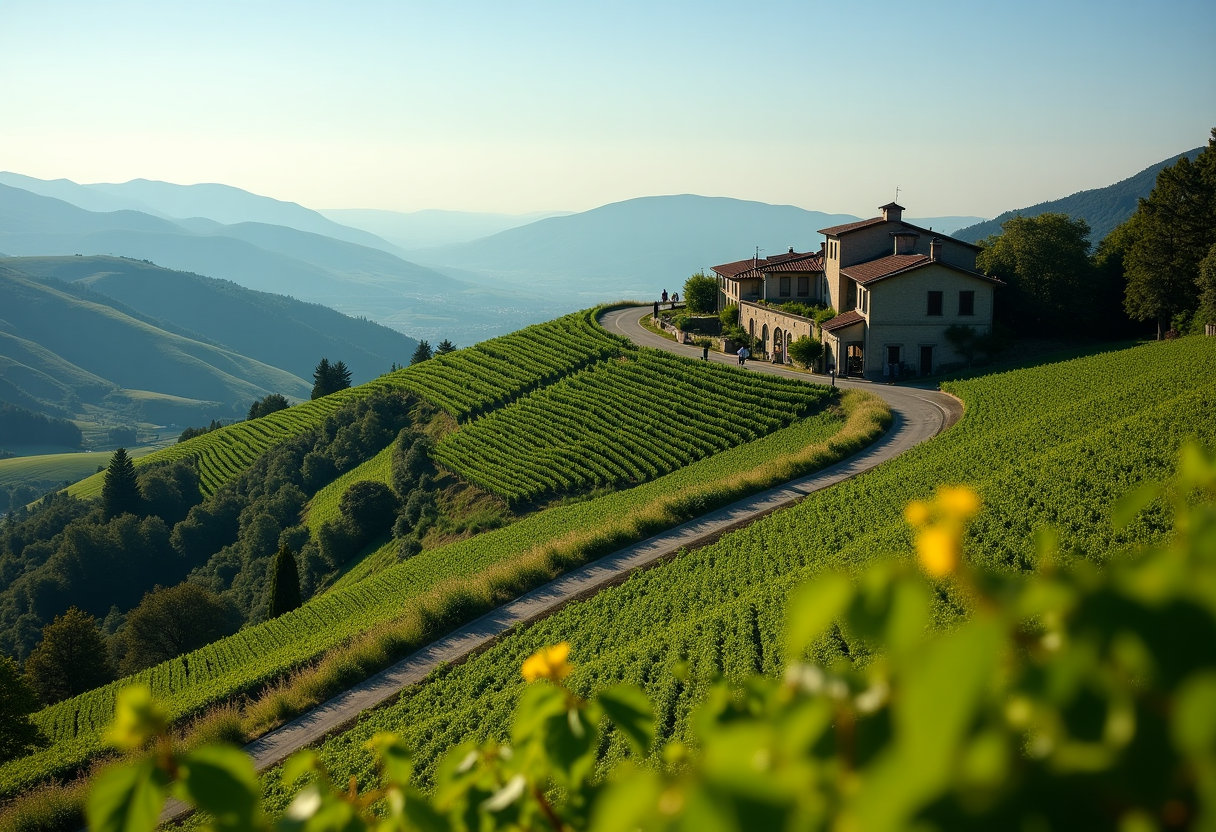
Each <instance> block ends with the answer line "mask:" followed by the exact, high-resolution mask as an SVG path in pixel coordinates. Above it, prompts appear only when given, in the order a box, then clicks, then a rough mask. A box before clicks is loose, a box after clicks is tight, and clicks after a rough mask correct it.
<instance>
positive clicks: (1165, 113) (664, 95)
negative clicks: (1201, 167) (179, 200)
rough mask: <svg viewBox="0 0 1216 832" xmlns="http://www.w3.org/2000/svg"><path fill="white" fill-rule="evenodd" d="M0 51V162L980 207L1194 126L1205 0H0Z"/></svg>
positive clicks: (452, 200)
mask: <svg viewBox="0 0 1216 832" xmlns="http://www.w3.org/2000/svg"><path fill="white" fill-rule="evenodd" d="M0 46H2V48H3V53H2V54H3V58H2V59H0V169H5V170H11V171H16V172H19V173H25V174H28V175H31V176H38V177H41V178H55V177H60V176H63V177H67V178H70V179H74V180H76V181H79V182H101V181H110V182H114V181H125V180H127V179H132V178H135V177H145V178H149V179H164V180H167V181H173V182H181V183H191V182H208V181H211V182H224V183H227V184H231V185H236V186H239V187H243V188H246V189H248V190H252V191H255V192H258V193H263V194H268V195H270V196H275V197H278V198H281V199H290V200H294V201H297V202H301V203H303V204H305V205H308V206H310V207H316V208H354V207H368V208H390V209H397V210H407V211H408V210H417V209H421V208H449V209H461V210H477V211H502V212H509V213H521V212H526V211H534V210H546V209H566V210H583V209H586V208H590V207H593V206H596V205H600V204H603V203H606V202H612V201H616V200H620V199H627V198H629V197H633V196H642V195H648V194H663V193H688V192H691V193H700V194H708V195H721V196H733V197H739V198H744V199H757V200H762V201H765V202H774V203H790V204H794V205H800V206H802V207H805V208H812V209H817V210H824V211H839V212H848V213H853V214H859V215H866V216H869V215H872V214H873V213H874V210H873V209H874V207H875V206H877V205H879V204H881V203H883V202H886V201H887V200H888V199H890V198H891V197H892V196H893V195H894V188H895V186H896V185H899V186H900V187H901V188H902V191H901V196H900V201H901V202H902V203H903V204H904V205H906V206H908V207H909V209H910V213H911V214H912V215H918V216H926V215H944V214H974V215H980V216H992V215H994V214H996V213H999V212H1000V211H1002V210H1005V209H1008V208H1013V207H1019V206H1022V205H1027V204H1031V203H1034V202H1039V201H1042V200H1044V199H1049V198H1054V197H1058V196H1063V195H1067V194H1069V193H1072V192H1073V191H1076V190H1080V189H1083V188H1089V187H1098V186H1102V185H1106V184H1109V183H1111V182H1113V181H1115V180H1117V179H1120V178H1123V177H1125V176H1129V175H1131V174H1132V173H1134V172H1136V171H1138V170H1140V169H1141V168H1144V167H1146V166H1148V165H1149V164H1152V163H1153V162H1156V161H1159V160H1160V159H1163V158H1165V157H1166V156H1169V155H1170V154H1173V153H1176V152H1180V151H1182V150H1185V149H1188V148H1191V147H1195V146H1197V145H1200V144H1202V143H1203V142H1204V141H1205V140H1206V138H1207V135H1208V131H1209V129H1210V128H1211V127H1213V126H1216V2H1212V0H1204V1H1203V2H1169V0H1164V1H1163V0H1157V1H1156V2H1134V3H1131V2H1109V1H1108V0H1103V1H1102V2H1068V0H1055V2H1026V0H1018V2H1003V3H995V2H973V3H962V2H919V3H911V2H907V0H900V2H893V3H886V2H874V1H873V0H872V1H871V2H865V3H844V2H836V3H831V4H828V3H819V2H797V3H795V2H789V3H761V2H749V3H713V2H697V3H676V2H669V3H664V2H653V1H652V2H641V3H630V2H620V0H614V1H613V2H609V3H597V4H592V3H585V2H571V0H566V2H557V3H539V2H538V3H514V2H502V1H501V0H500V2H486V3H476V2H442V3H441V2H433V3H427V4H414V3H371V2H352V1H351V0H345V1H344V2H341V3H304V2H290V3H269V2H267V3H253V2H238V3H222V2H208V3H185V2H173V3H170V2H165V0H157V2H148V3H123V2H107V3H96V2H53V0H52V1H50V2H48V1H47V0H38V2H26V0H0Z"/></svg>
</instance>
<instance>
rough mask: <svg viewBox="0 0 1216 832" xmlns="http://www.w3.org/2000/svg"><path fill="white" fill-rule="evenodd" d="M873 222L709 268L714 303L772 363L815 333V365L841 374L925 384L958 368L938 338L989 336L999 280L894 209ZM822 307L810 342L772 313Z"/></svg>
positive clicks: (964, 247)
mask: <svg viewBox="0 0 1216 832" xmlns="http://www.w3.org/2000/svg"><path fill="white" fill-rule="evenodd" d="M879 210H881V211H882V214H881V216H878V217H874V218H872V219H868V220H861V221H859V222H852V223H847V224H845V225H836V226H832V227H831V228H824V229H821V230H820V232H819V233H820V234H823V235H824V236H825V237H826V238H827V241H826V242H825V243H824V244H823V245H822V246H821V247H820V250H819V251H818V252H808V253H798V252H795V251H794V250H793V249H790V251H789V252H787V253H786V254H782V255H778V256H776V257H768V258H764V259H760V258H759V257H753V258H752V259H750V260H739V261H736V262H734V263H725V264H723V265H721V266H715V267H714V272H715V273H716V274H717V275H718V288H719V292H718V304H719V308H720V309H721V308H724V307H725V306H727V305H729V304H732V303H734V304H738V306H739V323H740V325H742V326H743V327H744V328H745V329H746V330H747V331H748V333H749V334H750V335H752V336H753V337H754V338H756V339H757V341H758V345H757V346H758V349H759V351H760V352H762V353H763V354H765V355H767V356H769V357H770V358H771V359H772V360H774V361H778V362H781V363H788V361H789V358H788V346H789V343H790V342H791V341H793V340H796V339H798V338H800V337H802V336H804V335H815V334H818V335H819V336H820V338H821V339H822V340H823V345H824V354H825V359H824V364H825V366H826V365H829V364H834V365H835V366H836V367H837V371H838V372H840V373H841V374H842V375H844V374H848V375H865V376H868V377H871V378H882V377H885V376H887V375H888V373H889V372H890V368H891V366H892V365H893V364H894V365H897V366H899V367H900V368H901V369H900V375H901V376H905V375H929V374H931V373H933V372H934V371H936V370H937V369H939V368H940V367H941V366H942V365H946V364H952V363H959V362H961V361H962V360H963V356H961V355H958V354H957V353H956V352H955V351H954V348H953V347H952V346H951V345H950V343H949V342H948V341H947V340H946V337H945V331H946V329H947V328H949V327H950V326H953V325H955V324H963V325H967V326H970V327H972V328H973V329H974V330H975V332H976V334H984V333H986V332H988V331H989V330H990V329H991V328H992V299H993V297H992V296H993V289H994V287H995V286H996V285H998V284H999V283H1000V281H998V280H995V279H994V278H991V277H988V276H986V275H983V274H981V273H979V272H978V271H976V268H975V257H976V254H977V253H978V252H979V247H978V246H975V245H972V244H971V243H965V242H963V241H962V240H956V239H954V238H953V237H948V236H946V235H944V234H937V233H935V232H933V231H931V230H928V229H924V228H920V227H918V226H915V225H912V224H911V223H907V222H904V221H903V219H902V215H903V211H904V209H903V206H900V205H896V204H895V203H894V202H891V203H888V204H886V205H884V206H882V208H881V209H879ZM790 302H799V303H803V304H808V305H821V306H828V307H831V308H833V309H835V310H837V312H838V313H839V314H837V315H836V316H835V317H834V318H831V319H829V320H827V321H824V322H823V323H822V324H821V325H820V327H819V331H818V333H816V328H815V322H814V321H813V320H812V319H811V318H808V317H804V316H801V315H795V314H791V313H789V312H787V311H785V310H783V309H782V307H781V304H786V303H790Z"/></svg>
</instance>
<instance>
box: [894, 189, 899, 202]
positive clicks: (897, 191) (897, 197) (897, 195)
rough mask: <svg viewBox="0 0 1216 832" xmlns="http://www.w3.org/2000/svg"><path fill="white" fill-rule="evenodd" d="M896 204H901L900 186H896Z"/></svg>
mask: <svg viewBox="0 0 1216 832" xmlns="http://www.w3.org/2000/svg"><path fill="white" fill-rule="evenodd" d="M895 204H896V205H898V204H899V186H898V185H896V186H895Z"/></svg>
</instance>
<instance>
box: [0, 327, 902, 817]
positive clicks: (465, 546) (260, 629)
mask: <svg viewBox="0 0 1216 832" xmlns="http://www.w3.org/2000/svg"><path fill="white" fill-rule="evenodd" d="M562 321H563V323H562V326H567V325H569V324H571V323H578V322H582V324H584V325H586V326H587V327H589V328H588V329H587V330H586V332H587V335H588V337H587V339H586V341H587V342H588V344H589V348H588V350H587V351H585V353H584V354H596V353H594V351H593V350H594V349H595V348H597V347H596V346H595V345H597V344H599V345H601V346H602V345H604V344H609V345H611V344H613V343H615V342H612V341H607V342H605V341H603V339H601V338H599V336H598V335H597V331H598V332H600V333H602V332H603V330H598V326H597V325H596V324H595V323H594V322H593V321H592V320H591V319H589V318H588V317H587V316H586V315H576V316H568V317H567V318H566V319H562ZM524 332H525V333H526V332H528V330H525V331H524ZM532 337H533V335H529V336H528V339H531V338H532ZM572 339H573V336H572ZM504 340H509V339H499V341H504ZM462 352H463V351H462ZM665 360H666V361H669V362H678V363H671V364H666V365H664V366H667V368H668V370H669V371H670V372H673V373H674V372H676V371H677V370H680V371H683V370H690V371H694V372H705V369H704V368H702V367H701V365H700V364H698V363H696V362H691V361H683V360H681V359H665ZM429 363H431V362H427V364H429ZM422 366H425V365H418V367H422ZM473 366H474V365H473V364H472V363H470V364H469V365H468V367H467V369H468V370H469V371H470V372H471V371H472V368H473ZM418 367H414V368H408V369H406V370H403V371H400V372H398V373H396V374H394V375H392V376H385V377H383V378H381V379H379V380H377V382H375V383H374V384H376V385H380V384H394V385H398V384H400V386H406V385H405V384H403V383H401V382H400V379H402V378H405V379H408V380H409V386H410V387H411V389H418V388H415V387H414V386H413V385H414V384H415V383H416V381H417V379H416V378H415V375H416V374H415V371H416V370H417V369H418ZM723 375H730V377H732V378H735V374H734V373H729V374H723ZM742 378H744V379H748V380H754V381H755V382H756V383H758V384H767V383H768V380H767V379H765V378H764V377H762V376H759V375H749V376H742ZM365 387H366V386H365ZM670 387H671V383H670V380H668V383H667V384H666V385H664V387H662V388H659V395H660V396H661V400H666V402H667V406H668V407H672V406H674V401H675V400H674V396H670V394H668V393H666V392H663V391H665V390H667V389H668V388H670ZM498 389H499V391H500V392H499V393H497V394H496V395H500V396H501V395H502V393H501V390H502V388H498ZM363 390H364V388H363V387H360V388H354V389H352V390H351V391H344V393H340V394H335V396H333V397H327V398H331V399H336V398H337V397H341V396H346V395H350V396H355V395H365V393H362V392H360V391H363ZM791 390H793V391H810V392H809V393H806V392H803V393H802V395H799V394H798V392H794V393H792V394H791ZM739 394H740V395H746V391H744V390H740V392H739ZM773 394H774V395H781V396H785V397H786V400H788V402H789V410H790V412H791V413H792V412H794V409H795V407H796V406H802V405H805V403H806V402H807V401H812V402H820V403H823V404H826V402H827V392H826V391H824V390H823V389H822V388H815V387H811V386H808V385H794V386H793V387H792V388H791V389H790V390H784V389H778V388H774V389H773ZM807 396H809V397H810V398H809V399H808V398H807ZM324 401H326V399H321V400H318V402H314V403H313V404H318V403H319V402H324ZM867 401H868V403H866V404H864V405H862V406H861V409H863V410H864V409H865V408H869V410H867V411H866V412H865V414H863V417H862V418H861V420H860V421H861V423H862V428H861V429H859V430H858V432H857V434H856V435H854V436H852V437H851V438H850V440H849V442H851V443H854V444H849V443H842V444H841V445H840V446H839V447H836V448H835V449H834V450H833V451H832V453H834V454H836V456H835V457H832V456H824V457H823V458H822V459H820V458H818V457H817V458H815V459H813V460H811V462H810V463H807V464H811V465H816V464H824V463H826V462H828V461H833V460H834V459H835V458H839V456H840V455H841V454H846V453H851V452H852V451H853V450H856V448H857V447H860V446H862V445H864V444H866V443H868V442H869V441H872V440H873V438H875V437H876V436H877V435H879V433H881V430H882V429H883V427H885V424H886V422H885V421H884V418H885V416H884V415H883V414H886V413H887V411H886V410H885V408H884V407H875V403H874V402H873V401H872V400H867ZM800 403H801V404H800ZM305 407H307V406H306V405H305V406H300V408H292V409H290V410H288V411H281V412H280V413H283V414H287V413H290V412H291V410H297V409H299V410H303V409H304V408H305ZM818 410H819V412H817V413H816V414H815V415H812V416H810V417H809V418H804V419H800V420H797V421H796V422H795V423H794V424H792V425H791V426H789V427H787V428H785V429H782V430H777V431H776V432H774V433H770V434H769V435H768V436H766V437H764V438H762V439H759V440H757V441H754V442H751V443H749V444H746V445H741V446H738V447H734V448H731V449H730V450H727V451H724V452H722V453H718V454H715V455H713V456H710V457H708V458H706V459H702V460H701V461H699V462H696V463H694V464H692V465H689V466H687V467H684V468H681V469H679V470H677V471H675V472H674V473H671V474H669V475H667V476H665V477H662V478H660V479H657V480H654V481H652V482H649V483H647V484H646V485H643V486H640V487H638V488H634V489H629V490H627V491H622V492H618V493H612V494H607V495H604V496H602V497H599V498H597V499H593V500H589V501H586V502H581V503H576V504H574V505H570V506H562V507H558V508H554V509H550V510H548V511H544V512H539V513H537V514H534V515H531V516H529V517H526V518H524V519H522V520H521V521H519V522H517V523H515V524H512V525H511V526H507V527H505V528H503V529H499V530H495V531H491V532H486V533H484V534H481V535H478V536H476V537H473V538H470V539H468V540H464V541H460V542H457V543H454V544H450V545H448V546H444V547H441V548H437V549H434V550H429V551H424V552H422V553H421V554H419V555H417V556H416V557H414V558H412V559H410V560H408V561H405V562H403V563H399V564H397V565H395V566H392V567H390V568H388V569H387V570H385V571H383V572H381V573H379V574H376V575H374V576H372V577H369V578H367V579H366V580H363V581H359V582H357V583H353V584H351V585H349V586H343V587H341V588H338V589H335V590H333V591H331V592H328V593H326V594H324V595H320V596H318V597H315V598H313V599H312V600H311V601H309V602H308V603H306V604H305V605H304V606H303V607H301V608H300V609H298V610H295V611H293V612H290V613H288V614H286V615H284V616H282V617H280V618H277V619H274V620H272V621H268V622H264V623H261V624H258V625H255V626H252V627H248V628H246V629H244V630H242V631H240V632H239V633H237V634H235V635H233V636H230V637H228V638H225V639H222V640H220V641H218V642H215V643H213V644H210V645H208V646H206V647H204V648H202V649H200V650H197V651H195V652H193V653H189V654H187V655H184V656H180V657H178V658H176V659H173V660H170V661H168V662H165V663H163V664H161V665H158V666H156V667H153V668H150V669H148V670H145V671H142V672H141V673H139V674H137V675H136V676H135V677H132V678H128V679H124V680H122V681H120V682H115V683H113V684H111V685H108V686H106V687H103V688H99V689H97V690H94V691H90V692H88V693H85V694H82V695H80V696H77V697H74V698H72V699H68V700H65V701H63V702H60V703H57V704H55V705H51V706H49V707H47V708H45V709H43V710H42V711H40V712H39V713H38V714H37V715H36V716H35V720H36V722H37V723H38V724H39V725H40V726H41V727H42V729H43V730H44V732H45V733H46V735H47V736H48V738H50V739H51V741H52V744H51V745H50V747H48V748H46V749H44V750H41V751H38V752H35V753H34V754H32V755H29V756H27V757H24V758H22V759H20V760H17V761H13V762H11V763H8V764H5V765H3V766H0V795H11V794H13V793H15V792H17V791H20V790H22V789H23V788H28V787H29V786H30V785H31V784H33V783H36V782H40V781H41V780H44V779H45V778H46V777H48V776H57V775H61V774H64V773H67V772H71V771H72V770H74V769H75V768H76V767H78V766H79V765H81V764H82V763H84V762H86V761H87V760H88V759H90V758H91V757H92V756H94V755H96V754H97V753H99V752H100V751H101V750H102V748H103V746H102V743H101V732H102V731H103V729H104V728H105V726H106V725H107V724H108V723H109V721H110V719H111V717H112V714H113V708H114V697H115V695H116V693H117V691H118V690H119V689H120V688H121V687H123V686H125V685H127V684H130V683H131V681H132V680H133V679H138V680H142V681H144V682H146V683H147V684H148V685H149V686H150V687H151V688H152V690H153V691H154V692H155V693H156V695H157V696H158V697H159V698H161V699H162V700H163V701H164V702H166V704H167V705H168V706H169V707H170V709H171V710H172V713H173V715H174V716H175V717H178V718H180V717H186V716H190V715H193V714H197V713H199V712H200V711H201V710H203V709H205V708H206V707H208V706H209V705H212V704H214V703H216V702H221V701H225V700H227V699H229V698H231V697H232V696H233V695H235V694H238V693H241V692H245V691H250V690H254V689H257V688H258V687H259V686H260V685H263V684H266V683H267V682H271V681H273V680H275V679H278V678H281V677H282V676H283V675H284V674H285V673H287V672H290V671H291V670H292V669H293V668H297V667H300V666H302V665H305V664H307V663H309V662H312V661H314V660H316V658H317V657H318V656H320V655H321V654H323V653H324V652H325V651H326V650H329V649H331V648H333V647H335V646H338V645H341V644H343V643H345V642H347V641H349V640H350V639H352V638H355V637H357V636H359V635H360V634H361V633H364V632H366V631H368V630H371V629H373V628H375V627H377V626H380V625H384V624H385V623H386V622H390V621H393V620H396V619H399V618H401V616H402V615H404V614H407V613H409V612H410V611H411V609H412V608H415V607H416V606H417V604H418V603H419V601H420V600H421V599H424V598H425V597H427V593H429V592H431V591H432V590H434V589H435V588H436V587H439V586H440V585H443V584H444V583H445V582H448V583H451V582H453V581H456V582H471V581H474V580H476V579H477V578H478V576H479V575H481V574H482V573H483V572H484V571H485V570H486V569H489V568H492V567H494V566H495V565H499V564H508V563H509V562H510V561H512V559H516V558H519V557H521V556H523V555H524V554H526V553H528V552H529V551H531V550H533V549H537V548H542V549H543V547H544V546H545V545H546V543H547V541H551V540H554V539H556V538H559V537H562V536H564V535H569V534H571V533H572V532H587V531H590V532H594V531H595V530H596V529H599V528H603V529H610V530H611V531H607V532H605V533H604V534H605V536H604V537H603V538H602V539H601V540H600V545H603V544H604V542H605V541H609V542H611V541H616V540H618V539H619V541H620V543H619V545H625V544H626V543H628V542H632V541H633V540H636V539H640V537H638V534H639V533H640V532H628V531H627V532H625V533H624V535H625V536H622V532H621V531H619V530H616V527H615V526H613V525H612V524H614V523H618V522H619V521H620V519H621V518H622V517H628V516H630V514H631V512H644V511H645V510H647V509H648V508H650V507H652V506H654V505H655V504H657V503H658V502H661V501H664V500H668V501H670V500H672V499H678V498H679V497H680V495H683V494H694V493H695V494H697V495H699V494H701V493H702V492H703V491H704V490H705V489H706V488H707V487H709V488H711V489H712V488H717V487H719V485H720V484H721V483H723V482H725V481H728V480H729V479H730V477H731V476H732V475H738V474H740V473H747V472H749V471H753V470H762V469H763V466H764V465H766V464H767V463H770V462H772V461H774V460H782V459H786V458H789V457H790V456H791V455H794V456H796V455H797V454H798V453H800V452H801V451H803V450H804V449H806V448H815V447H819V446H821V444H822V443H825V442H826V441H827V440H828V439H829V438H830V437H832V436H833V435H834V434H836V433H837V431H839V430H840V428H841V426H842V424H843V423H844V416H842V414H841V413H840V412H839V411H838V409H836V408H830V409H824V408H819V409H818ZM274 415H276V416H277V415H280V414H274ZM269 418H273V417H269ZM269 418H268V419H266V420H258V421H269ZM255 424H256V423H243V424H242V425H235V426H233V427H234V428H236V427H245V428H246V430H248V428H250V427H252V426H254V425H255ZM467 427H468V426H466V429H467ZM304 429H306V428H304ZM224 430H229V429H224ZM215 433H217V434H218V433H220V432H219V431H216V432H215ZM458 433H459V431H458ZM212 435H213V434H207V435H205V436H203V437H200V439H207V438H209V437H211V436H212ZM748 435H750V434H748ZM192 441H193V440H192ZM213 441H214V440H213ZM187 444H189V443H183V446H182V447H183V448H184V447H185V446H186V445H187ZM174 450H177V449H174ZM390 456H391V451H388V450H386V451H385V452H382V453H381V454H380V455H378V456H376V457H374V458H373V459H371V460H369V461H367V462H366V463H364V465H363V466H361V467H360V468H356V469H353V470H352V471H351V472H348V474H347V475H346V476H345V477H344V478H340V479H339V480H336V481H335V482H334V483H333V484H331V485H332V487H329V488H326V489H322V491H321V492H319V493H318V495H317V497H316V499H315V500H314V509H316V511H317V515H316V517H315V518H314V517H312V516H310V518H309V521H310V522H312V521H314V520H316V521H318V522H319V520H321V519H324V517H326V516H331V515H332V514H333V513H334V511H335V506H336V501H337V500H338V499H339V498H340V496H341V490H342V487H343V485H344V484H348V482H353V481H354V479H356V478H369V479H381V478H385V477H386V476H387V474H388V472H389V470H390V469H389V466H388V461H389V458H390ZM797 470H798V472H801V471H802V470H803V469H797ZM790 475H792V473H791V472H790V471H788V470H787V469H786V468H778V469H776V470H775V471H774V472H773V473H772V475H771V477H777V478H778V479H771V478H770V479H771V481H770V482H767V483H765V482H761V483H760V485H758V486H755V485H753V486H748V488H750V491H754V490H756V488H758V487H767V484H772V483H774V482H776V481H783V479H784V478H787V477H788V476H790ZM750 491H747V490H744V491H742V492H739V494H738V496H742V493H750ZM729 493H733V492H729ZM696 499H697V500H702V499H704V498H703V497H701V496H698V497H696ZM699 505H700V503H699V502H694V506H699ZM682 519H686V518H682ZM647 522H650V523H653V522H655V521H654V520H649V521H647ZM664 522H667V523H668V524H669V525H670V524H674V522H678V520H670V521H664ZM663 527H666V526H663ZM638 528H640V529H643V530H647V529H650V527H649V526H639V527H638ZM654 530H657V529H653V530H649V531H647V532H646V533H653V531H654ZM629 534H632V535H633V536H632V537H629V536H628V535H629ZM613 535H616V537H613ZM586 551H587V552H588V553H590V554H592V555H594V554H596V553H597V552H598V550H595V549H593V548H590V547H587V548H586ZM598 553H602V552H598Z"/></svg>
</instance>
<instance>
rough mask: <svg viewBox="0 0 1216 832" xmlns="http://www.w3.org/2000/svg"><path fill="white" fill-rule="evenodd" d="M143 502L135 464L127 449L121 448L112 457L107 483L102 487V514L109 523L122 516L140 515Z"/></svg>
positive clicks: (107, 471)
mask: <svg viewBox="0 0 1216 832" xmlns="http://www.w3.org/2000/svg"><path fill="white" fill-rule="evenodd" d="M143 501H144V497H143V493H142V492H140V490H139V478H138V477H137V476H136V475H135V463H134V462H132V461H131V457H129V456H127V449H126V448H119V449H118V450H116V451H115V452H114V455H113V456H111V457H110V467H109V468H108V469H106V478H105V482H104V483H103V484H102V486H101V507H102V513H103V514H104V515H105V519H106V520H107V521H109V520H113V519H114V518H115V517H117V516H119V515H120V514H136V515H138V514H139V513H140V508H141V506H142V504H143Z"/></svg>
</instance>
